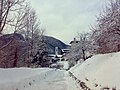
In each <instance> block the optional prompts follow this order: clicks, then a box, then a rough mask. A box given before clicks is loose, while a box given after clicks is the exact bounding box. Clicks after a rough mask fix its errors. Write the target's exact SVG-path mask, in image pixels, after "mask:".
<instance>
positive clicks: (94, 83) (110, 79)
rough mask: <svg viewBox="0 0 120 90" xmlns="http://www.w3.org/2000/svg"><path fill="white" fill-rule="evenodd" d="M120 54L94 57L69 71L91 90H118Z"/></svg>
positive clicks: (119, 87) (119, 83)
mask: <svg viewBox="0 0 120 90" xmlns="http://www.w3.org/2000/svg"><path fill="white" fill-rule="evenodd" d="M119 68H120V52H118V53H110V54H104V55H96V56H93V57H92V58H89V59H88V60H86V61H85V62H83V63H82V64H77V65H76V66H75V67H73V68H71V69H70V72H72V73H73V74H74V76H76V77H77V78H78V79H79V80H81V81H83V82H85V83H86V85H87V86H88V87H90V88H91V89H92V90H100V89H101V88H105V87H106V88H107V87H109V88H116V89H117V90H120V69H119Z"/></svg>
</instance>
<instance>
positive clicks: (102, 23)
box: [93, 0, 120, 53]
mask: <svg viewBox="0 0 120 90" xmlns="http://www.w3.org/2000/svg"><path fill="white" fill-rule="evenodd" d="M93 37H94V42H95V44H96V45H97V46H98V48H97V52H98V53H109V52H116V51H119V50H120V0H110V4H109V6H106V9H105V10H104V12H103V13H102V14H100V16H99V17H98V18H97V25H96V27H95V28H94V31H93Z"/></svg>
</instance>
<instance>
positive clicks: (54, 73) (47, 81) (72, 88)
mask: <svg viewBox="0 0 120 90" xmlns="http://www.w3.org/2000/svg"><path fill="white" fill-rule="evenodd" d="M74 83H75V82H73V80H72V78H70V77H69V76H68V73H67V71H65V70H55V69H49V68H37V69H31V68H14V69H10V68H9V69H0V90H79V89H78V88H77V87H76V85H75V84H74Z"/></svg>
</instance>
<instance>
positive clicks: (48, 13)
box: [27, 0, 105, 44]
mask: <svg viewBox="0 0 120 90" xmlns="http://www.w3.org/2000/svg"><path fill="white" fill-rule="evenodd" d="M27 1H28V2H30V4H31V6H32V7H33V8H34V9H35V10H36V13H37V16H38V18H39V19H40V22H41V27H42V28H45V29H46V35H48V36H53V37H55V38H57V39H60V40H62V41H63V42H65V43H66V44H68V43H69V42H70V41H71V40H73V38H74V37H76V36H77V33H78V32H79V33H83V32H89V31H90V29H89V27H90V26H91V25H93V26H94V25H95V23H96V16H98V15H99V13H100V11H101V10H103V7H104V6H105V5H104V4H105V0H27Z"/></svg>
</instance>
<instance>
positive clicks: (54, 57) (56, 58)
mask: <svg viewBox="0 0 120 90" xmlns="http://www.w3.org/2000/svg"><path fill="white" fill-rule="evenodd" d="M48 57H49V58H50V59H51V63H55V62H57V61H60V60H61V58H62V55H59V54H58V47H55V54H49V55H48Z"/></svg>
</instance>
